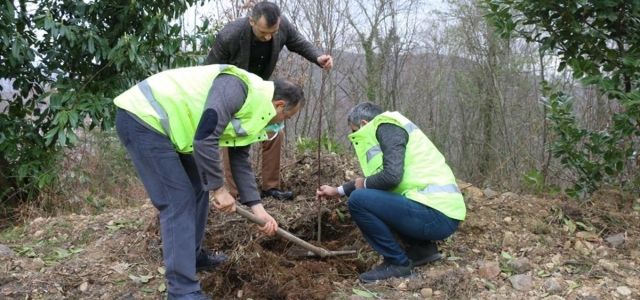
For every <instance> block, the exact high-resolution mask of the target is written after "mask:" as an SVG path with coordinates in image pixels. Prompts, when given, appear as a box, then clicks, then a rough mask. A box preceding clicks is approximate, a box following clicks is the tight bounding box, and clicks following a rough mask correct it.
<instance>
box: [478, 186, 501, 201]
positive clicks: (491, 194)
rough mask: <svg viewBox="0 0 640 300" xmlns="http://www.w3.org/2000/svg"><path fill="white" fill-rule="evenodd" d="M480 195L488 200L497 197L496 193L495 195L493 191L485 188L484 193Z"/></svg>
mask: <svg viewBox="0 0 640 300" xmlns="http://www.w3.org/2000/svg"><path fill="white" fill-rule="evenodd" d="M482 194H484V196H485V197H487V198H489V199H491V198H495V197H496V196H498V193H496V192H495V191H494V190H492V189H490V188H486V189H485V190H484V191H482Z"/></svg>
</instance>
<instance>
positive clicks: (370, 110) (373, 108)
mask: <svg viewBox="0 0 640 300" xmlns="http://www.w3.org/2000/svg"><path fill="white" fill-rule="evenodd" d="M382 112H383V110H382V107H380V106H379V105H377V104H375V103H373V102H363V103H360V104H358V105H356V106H354V107H353V108H351V110H350V111H349V115H348V116H347V121H349V122H350V123H353V124H355V125H360V120H365V121H367V122H370V121H371V120H373V118H375V117H376V116H377V115H379V114H381V113H382Z"/></svg>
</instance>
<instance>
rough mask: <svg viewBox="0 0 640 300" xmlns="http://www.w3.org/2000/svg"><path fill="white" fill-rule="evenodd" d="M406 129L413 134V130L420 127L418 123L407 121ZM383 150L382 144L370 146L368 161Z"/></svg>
mask: <svg viewBox="0 0 640 300" xmlns="http://www.w3.org/2000/svg"><path fill="white" fill-rule="evenodd" d="M404 129H405V130H406V131H407V133H408V134H411V132H412V131H414V130H416V129H418V126H416V124H413V123H407V124H406V125H404ZM381 152H382V149H381V148H380V145H375V146H373V147H371V148H369V150H367V163H368V162H369V161H371V159H373V158H374V157H375V156H376V155H378V154H380V153H381Z"/></svg>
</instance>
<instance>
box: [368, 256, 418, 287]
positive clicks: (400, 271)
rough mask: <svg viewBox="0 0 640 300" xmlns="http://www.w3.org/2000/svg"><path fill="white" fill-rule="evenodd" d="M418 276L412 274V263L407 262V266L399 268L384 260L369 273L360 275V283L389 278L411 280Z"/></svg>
mask: <svg viewBox="0 0 640 300" xmlns="http://www.w3.org/2000/svg"><path fill="white" fill-rule="evenodd" d="M417 275H418V274H416V273H414V272H413V262H412V261H411V260H409V265H408V266H400V265H396V264H392V263H390V262H387V261H386V260H385V261H384V262H383V263H382V264H381V265H379V266H377V267H376V268H374V269H373V270H371V271H368V272H364V273H362V274H360V281H362V282H364V283H372V282H375V281H376V280H386V279H389V278H412V277H416V276H417Z"/></svg>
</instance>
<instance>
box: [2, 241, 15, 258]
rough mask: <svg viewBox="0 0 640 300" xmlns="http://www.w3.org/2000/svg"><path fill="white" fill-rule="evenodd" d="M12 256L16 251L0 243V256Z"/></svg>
mask: <svg viewBox="0 0 640 300" xmlns="http://www.w3.org/2000/svg"><path fill="white" fill-rule="evenodd" d="M14 256H16V253H15V252H13V250H11V248H9V246H7V245H2V244H0V258H1V257H14Z"/></svg>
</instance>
